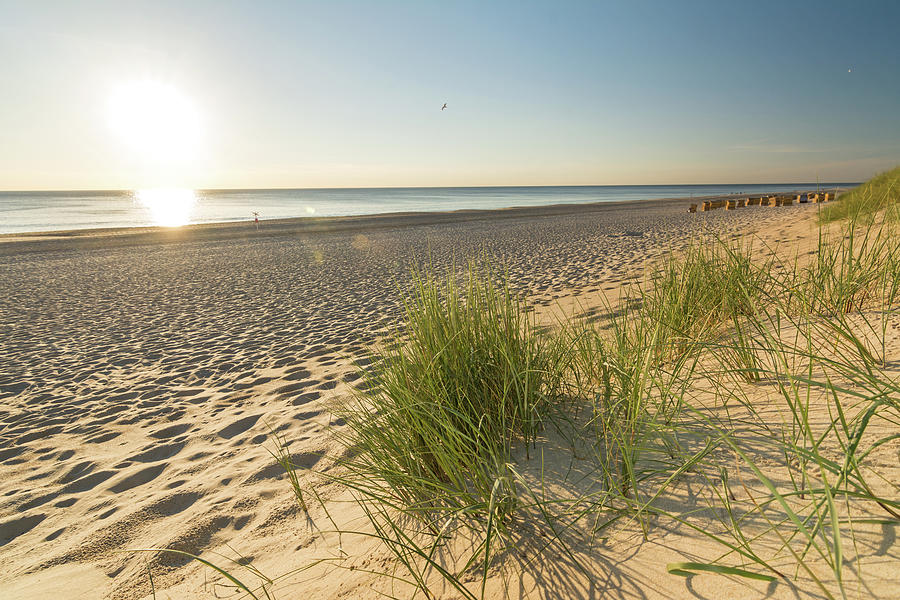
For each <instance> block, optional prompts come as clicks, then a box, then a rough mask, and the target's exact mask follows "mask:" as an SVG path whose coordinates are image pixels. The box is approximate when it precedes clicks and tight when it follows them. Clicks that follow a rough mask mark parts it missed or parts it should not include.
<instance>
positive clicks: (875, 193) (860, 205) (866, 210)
mask: <svg viewBox="0 0 900 600" xmlns="http://www.w3.org/2000/svg"><path fill="white" fill-rule="evenodd" d="M898 201H900V167H897V168H896V169H893V170H891V171H887V172H885V173H881V174H880V175H877V176H876V177H873V178H872V179H870V180H869V181H867V182H865V183H863V184H862V185H860V186H857V187H855V188H853V189H852V190H849V191H848V192H845V193H844V194H841V196H839V197H838V199H837V201H836V202H834V203H830V204H827V205H826V206H825V207H824V208H823V209H822V213H821V218H822V222H823V223H830V222H831V221H838V220H841V219H847V218H850V219H854V220H855V219H860V218H863V217H869V216H872V215H874V214H876V213H878V212H881V211H884V213H885V214H886V216H887V217H888V218H894V219H896V218H897V217H898V216H900V212H898V206H897V203H898Z"/></svg>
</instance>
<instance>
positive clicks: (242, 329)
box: [0, 200, 900, 599]
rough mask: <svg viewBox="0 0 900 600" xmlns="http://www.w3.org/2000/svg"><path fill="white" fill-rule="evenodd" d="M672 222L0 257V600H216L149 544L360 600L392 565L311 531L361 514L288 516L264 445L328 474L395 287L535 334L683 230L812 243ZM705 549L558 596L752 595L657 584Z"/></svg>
mask: <svg viewBox="0 0 900 600" xmlns="http://www.w3.org/2000/svg"><path fill="white" fill-rule="evenodd" d="M688 204H689V202H688V201H686V200H659V201H646V202H633V203H627V204H604V205H587V206H550V207H537V208H527V209H506V210H500V211H465V212H459V213H434V214H397V215H383V216H374V217H354V218H333V219H306V220H288V221H271V222H269V221H264V222H262V223H261V225H260V227H259V230H258V231H257V230H256V229H255V228H254V226H253V224H252V223H232V224H226V225H207V226H191V227H185V228H179V229H171V230H137V231H135V230H101V231H79V232H63V233H59V232H53V233H49V234H34V235H20V236H0V287H2V289H0V337H2V339H3V343H2V345H0V474H2V476H0V596H2V597H4V598H6V597H9V598H22V599H30V598H46V597H53V596H56V597H65V598H73V599H74V598H117V599H118V598H149V597H151V587H150V581H149V579H148V568H149V569H151V570H152V573H153V583H154V586H155V593H156V597H158V598H204V597H226V596H227V597H230V596H228V593H227V592H228V590H227V588H226V587H225V586H223V585H222V578H221V577H220V576H218V575H217V574H215V573H213V572H212V571H211V570H210V569H208V568H205V567H203V566H201V565H199V564H198V563H196V562H193V561H190V560H188V559H186V558H184V557H180V556H159V555H155V554H149V553H140V552H132V551H131V550H134V549H141V548H162V547H167V548H177V549H180V550H184V551H186V552H191V553H197V554H200V553H203V556H204V557H210V560H212V559H213V557H216V556H217V555H216V554H214V552H219V553H222V554H225V555H228V556H231V557H234V556H235V553H240V555H242V556H243V557H245V559H242V560H243V561H244V562H246V561H247V560H249V561H251V564H253V565H255V566H258V567H259V568H260V569H261V570H262V571H263V572H264V573H266V574H267V575H268V576H270V577H273V578H274V577H275V576H280V575H282V574H287V576H286V577H285V578H284V579H283V580H281V583H280V584H279V585H280V587H276V588H275V589H276V590H277V591H278V593H277V597H279V598H293V597H300V596H303V597H308V598H338V597H348V598H349V597H353V598H367V597H377V596H378V594H377V592H376V591H373V590H381V591H383V590H384V589H386V588H385V587H384V585H385V584H379V583H374V582H375V579H376V578H375V576H374V575H372V574H371V573H369V570H371V568H374V564H375V563H376V562H378V561H382V562H381V563H379V564H381V565H382V567H384V565H385V564H388V562H389V558H387V557H385V556H384V554H383V550H380V549H378V548H376V545H375V544H374V543H373V542H371V541H359V540H357V541H356V542H351V541H348V540H347V539H340V538H339V537H338V536H335V535H330V534H328V533H325V531H327V530H330V529H331V525H330V524H329V520H330V519H332V518H334V519H337V520H339V521H340V520H341V519H344V520H345V522H352V521H353V519H354V518H355V517H356V516H358V515H354V512H353V511H354V510H355V509H354V508H353V505H351V504H348V503H346V502H343V500H346V491H343V490H341V489H339V488H338V487H337V486H330V485H327V484H325V483H321V484H316V485H321V487H320V488H317V489H318V492H319V494H320V495H321V496H322V498H323V499H324V500H326V501H333V502H334V505H333V508H332V510H333V513H334V514H332V515H326V514H325V513H324V512H323V511H322V510H321V509H317V508H315V507H314V508H312V509H311V511H310V514H309V515H308V516H305V515H302V514H301V513H300V512H299V511H298V509H297V507H296V504H295V502H294V499H293V496H292V493H291V490H290V486H289V485H288V483H287V481H286V477H285V476H284V472H283V469H282V468H281V467H280V466H279V465H278V464H276V463H275V461H274V459H273V457H272V456H271V455H270V453H269V448H270V447H271V435H272V432H277V433H279V434H281V435H283V436H284V437H285V438H286V439H287V440H289V441H290V442H291V452H292V453H293V456H294V462H295V463H296V464H297V465H298V466H299V467H302V468H305V469H310V470H311V471H315V472H320V473H328V471H329V470H330V469H332V468H333V466H334V464H335V461H336V460H338V459H340V452H341V449H340V446H339V445H337V444H336V443H335V441H334V439H333V436H334V432H335V431H336V430H339V429H340V427H341V425H342V423H341V421H340V420H336V419H335V418H334V417H333V416H332V410H331V409H332V407H334V406H335V405H338V404H340V403H341V402H343V401H344V400H345V399H346V398H347V397H348V395H349V394H350V393H351V392H352V386H353V383H354V380H355V378H356V376H355V374H354V362H355V361H356V362H358V361H359V360H360V359H361V358H362V357H363V356H364V351H365V348H366V346H367V345H368V344H371V343H373V342H375V341H376V340H377V339H378V337H379V336H381V335H383V334H384V333H385V332H386V331H388V330H389V328H391V327H392V326H394V325H396V324H397V323H398V320H399V318H400V306H399V294H398V290H401V289H403V287H404V286H405V285H406V284H407V283H408V282H409V274H410V270H411V269H412V268H413V267H416V266H418V267H422V266H423V265H430V266H431V268H433V269H434V270H436V271H437V272H443V271H445V270H447V269H453V268H457V267H460V266H462V265H464V264H465V262H466V260H468V259H469V258H473V257H474V258H476V259H479V258H481V259H486V260H488V261H489V262H490V263H491V264H493V265H494V266H495V267H499V268H502V269H504V270H505V271H506V273H508V278H509V282H510V284H511V285H512V286H513V287H514V288H515V289H516V290H517V291H519V292H521V293H523V294H524V295H525V296H526V297H527V298H528V301H529V303H530V304H531V305H533V306H535V307H536V308H537V310H538V312H539V313H540V314H541V315H543V317H542V318H546V320H547V322H548V323H549V324H552V321H553V315H559V314H564V315H575V314H582V313H584V312H585V311H590V310H591V309H592V308H595V307H596V306H597V298H598V297H599V296H600V295H604V296H607V297H615V296H616V294H618V290H619V289H620V286H621V285H622V283H623V282H625V281H628V280H630V279H633V278H640V277H642V276H643V275H644V274H645V272H646V271H645V270H646V268H647V267H648V266H649V265H651V264H652V263H653V262H654V261H656V260H658V259H660V258H661V257H663V256H665V255H666V254H667V253H668V252H670V251H673V250H677V249H679V248H681V247H683V246H684V245H685V244H686V243H688V242H689V241H690V240H692V239H695V238H696V236H698V235H700V234H701V233H710V232H712V233H715V234H718V235H720V236H723V237H731V236H737V235H752V234H755V235H758V236H759V237H760V239H762V240H765V241H766V242H768V243H769V244H771V245H772V246H778V245H787V244H807V245H811V244H812V243H813V242H814V241H815V236H816V228H815V226H814V222H815V214H816V210H817V209H816V206H815V205H812V204H804V205H795V206H788V207H780V208H759V207H746V208H742V209H739V210H734V211H725V210H716V211H712V212H709V213H696V214H690V213H688V212H687V206H688ZM893 326H894V327H896V323H895V324H894V325H893ZM894 331H895V334H896V329H895V330H894ZM892 339H893V343H895V345H897V347H896V348H893V350H894V351H897V350H898V349H900V345H898V344H896V342H897V335H894V337H893V338H892ZM879 532H881V530H880V529H878V528H877V527H876V528H875V532H874V533H873V536H875V537H873V542H872V543H873V549H872V552H871V556H870V557H869V560H870V563H869V564H870V565H872V564H874V565H875V567H874V568H875V569H876V570H877V569H881V570H883V571H884V576H885V579H884V582H883V585H884V586H886V587H884V588H879V590H881V591H884V590H886V589H890V586H892V585H896V584H898V583H900V581H898V578H897V573H896V571H895V572H894V573H893V574H891V573H890V565H896V564H897V563H896V560H897V556H896V553H897V547H896V545H895V544H894V545H891V544H890V543H889V544H887V546H884V545H882V546H881V549H882V551H881V552H880V553H879V551H878V550H879V543H880V542H879V541H878V537H877V535H876V534H879ZM885 535H887V533H885ZM704 544H705V542H704V541H702V540H700V539H698V536H697V534H696V533H691V532H688V531H668V530H663V529H660V530H656V531H654V532H653V533H652V535H651V536H650V538H649V539H648V540H646V541H641V540H639V539H637V538H631V539H628V538H622V539H620V540H617V541H614V542H610V547H609V548H604V549H601V550H600V551H599V552H597V551H595V554H596V556H597V557H598V558H596V561H597V564H601V565H602V569H601V568H600V567H598V572H597V576H596V578H595V579H594V581H592V582H590V583H585V581H582V580H581V579H578V577H575V576H573V579H572V580H571V581H566V582H564V583H560V585H564V586H565V585H571V587H569V588H563V589H566V592H567V595H568V596H569V597H585V598H587V597H601V596H602V597H610V598H641V599H649V598H668V597H678V598H696V597H707V598H713V597H725V596H724V595H722V594H726V595H727V596H728V597H732V598H737V597H747V598H750V597H759V596H758V594H764V593H767V591H766V584H761V583H759V582H755V583H746V582H744V581H734V580H731V579H727V578H718V579H716V578H696V579H687V580H683V579H681V578H673V577H672V576H670V575H667V574H666V572H665V563H666V562H667V561H671V560H678V559H679V558H678V557H679V556H683V555H684V554H683V553H691V554H693V555H697V556H703V555H705V554H710V553H711V556H710V555H708V556H705V558H706V559H707V560H711V559H713V558H715V556H716V554H717V553H718V550H716V549H715V548H714V547H713V546H711V545H704ZM226 545H227V546H226ZM342 550H343V551H344V552H346V554H342V552H341V551H342ZM867 551H868V550H866V549H863V550H861V552H867ZM346 556H349V559H347V558H345V557H346ZM626 559H627V560H626ZM317 560H324V561H325V562H323V563H319V564H317V565H316V566H315V567H314V568H311V569H310V570H308V571H303V572H294V573H291V571H292V570H296V569H301V568H302V567H304V566H305V565H309V564H311V563H313V562H314V561H317ZM339 560H340V561H344V562H342V564H341V566H338V565H337V562H339ZM348 560H349V562H347V561H348ZM879 561H880V562H879ZM348 564H350V565H354V566H353V568H352V569H350V568H348V566H347V565H348ZM879 565H882V566H879ZM384 568H389V567H384ZM560 569H563V567H560ZM551 571H552V569H550V568H549V567H548V569H547V573H544V574H543V575H541V574H539V573H534V574H532V575H533V577H532V576H530V577H529V578H528V579H527V583H523V584H522V586H521V587H520V589H519V590H518V591H517V592H516V593H517V594H521V595H523V596H527V595H529V594H533V595H534V596H535V597H552V596H553V593H552V590H550V589H549V588H542V587H541V585H542V584H541V580H542V577H544V578H546V577H550V576H551V575H553V574H552V573H551ZM563 571H564V569H563ZM559 575H560V574H559V573H556V576H557V581H562V580H560V579H559V577H558V576H559ZM523 581H524V580H523ZM686 582H687V583H686ZM492 585H493V584H492ZM498 585H499V584H498ZM879 585H881V584H879ZM388 587H389V586H388ZM491 589H493V592H492V593H493V594H495V595H498V597H499V595H500V594H501V592H500V591H498V590H499V588H495V589H494V588H491ZM894 589H895V590H896V589H897V588H894ZM489 591H490V589H489ZM768 592H769V593H772V594H773V595H774V597H794V594H795V591H794V590H792V589H791V588H790V587H789V586H787V585H780V586H778V587H777V589H774V591H773V590H769V591H768ZM235 597H237V596H235ZM442 597H447V598H452V597H456V596H454V595H453V594H451V593H449V592H448V593H447V594H446V595H444V596H442ZM803 597H807V596H803ZM883 597H887V596H883Z"/></svg>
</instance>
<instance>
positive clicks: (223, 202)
mask: <svg viewBox="0 0 900 600" xmlns="http://www.w3.org/2000/svg"><path fill="white" fill-rule="evenodd" d="M853 185H856V184H853V183H822V184H819V186H820V187H852V186H853ZM815 187H816V184H815V183H792V184H762V185H746V184H741V185H626V186H561V187H457V188H358V189H297V190H208V191H204V190H197V191H193V190H152V191H135V192H132V191H103V192H81V191H79V192H0V233H23V232H30V231H53V230H62V229H91V228H98V227H145V226H149V225H163V226H176V225H183V224H187V223H212V222H225V221H241V220H252V219H253V218H254V215H253V213H254V212H257V213H259V218H260V220H265V219H279V218H286V217H310V216H316V217H321V216H345V215H368V214H376V213H386V212H406V211H448V210H460V209H473V208H474V209H490V208H505V207H510V206H539V205H547V204H564V203H567V204H583V203H589V202H617V201H631V200H645V199H650V198H686V197H689V196H692V195H693V196H707V195H718V194H731V193H740V194H748V195H753V194H761V193H765V192H791V191H796V190H809V189H815Z"/></svg>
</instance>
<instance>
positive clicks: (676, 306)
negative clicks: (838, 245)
mask: <svg viewBox="0 0 900 600" xmlns="http://www.w3.org/2000/svg"><path fill="white" fill-rule="evenodd" d="M772 263H773V258H772V257H771V256H769V257H763V259H762V260H757V258H756V257H755V256H754V253H753V247H752V245H749V244H748V245H746V246H741V245H739V244H728V243H726V242H724V241H722V240H719V239H707V240H701V241H698V242H694V243H693V244H691V245H690V246H689V247H688V248H687V249H686V250H685V251H683V252H681V253H679V254H678V255H677V256H670V257H669V258H668V260H666V261H665V262H664V263H663V264H662V265H661V266H660V267H659V268H657V269H656V270H655V271H653V272H652V274H651V279H650V282H649V283H648V284H647V285H645V286H643V287H642V288H641V289H640V293H641V296H642V298H643V304H644V307H643V309H642V311H641V315H640V316H641V317H643V318H647V319H649V320H650V321H652V322H654V323H658V324H659V326H660V330H659V332H658V334H657V336H656V339H655V344H656V345H657V346H658V348H659V349H660V354H661V356H663V357H666V356H672V353H673V352H674V353H680V352H682V351H683V349H684V347H689V346H691V345H692V344H695V343H696V342H697V341H699V340H701V339H706V338H708V337H710V336H715V335H717V334H718V333H720V332H721V330H722V326H723V325H724V324H727V323H728V322H729V321H730V320H733V319H734V318H738V317H742V316H745V315H749V314H752V313H754V312H756V310H757V303H758V302H759V301H760V299H761V298H763V297H765V296H766V295H767V293H768V292H769V288H770V287H771V286H770V280H771V277H770V275H769V270H770V267H771V265H772Z"/></svg>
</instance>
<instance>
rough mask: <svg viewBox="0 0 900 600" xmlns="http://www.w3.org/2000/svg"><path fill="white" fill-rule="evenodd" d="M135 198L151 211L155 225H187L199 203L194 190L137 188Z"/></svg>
mask: <svg viewBox="0 0 900 600" xmlns="http://www.w3.org/2000/svg"><path fill="white" fill-rule="evenodd" d="M134 198H135V200H136V201H137V202H138V204H140V205H141V206H143V207H144V208H145V209H147V211H148V212H149V213H150V218H151V220H152V221H153V223H154V225H161V226H163V227H179V226H181V225H187V224H188V223H189V222H190V220H191V214H192V213H193V211H194V207H195V206H196V204H197V196H196V194H194V191H193V190H180V189H155V190H137V191H136V192H135V193H134Z"/></svg>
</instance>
